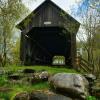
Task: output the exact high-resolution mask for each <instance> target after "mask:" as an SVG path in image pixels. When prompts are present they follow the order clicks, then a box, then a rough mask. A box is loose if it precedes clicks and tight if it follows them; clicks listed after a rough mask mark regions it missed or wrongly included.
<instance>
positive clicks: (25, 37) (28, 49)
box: [17, 0, 80, 66]
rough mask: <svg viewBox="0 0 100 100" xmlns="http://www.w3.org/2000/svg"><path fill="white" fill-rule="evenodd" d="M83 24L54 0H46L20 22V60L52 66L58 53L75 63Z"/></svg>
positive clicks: (28, 63)
mask: <svg viewBox="0 0 100 100" xmlns="http://www.w3.org/2000/svg"><path fill="white" fill-rule="evenodd" d="M79 26H80V23H79V22H77V21H76V20H75V19H74V18H73V17H71V16H70V15H69V14H67V13H66V12H65V11H63V10H62V9H61V8H60V7H58V6H57V5H56V4H55V3H53V2H52V1H51V0H45V1H44V2H43V3H42V4H41V5H40V6H39V7H37V8H36V9H35V10H34V11H33V12H32V13H31V14H30V15H28V16H27V17H26V18H25V19H24V20H23V21H22V22H20V23H19V24H18V25H17V28H19V29H20V30H21V44H20V59H21V61H22V62H23V63H24V65H38V64H40V65H52V60H53V58H54V56H63V57H65V64H66V65H72V66H74V64H75V55H76V33H77V31H78V29H79Z"/></svg>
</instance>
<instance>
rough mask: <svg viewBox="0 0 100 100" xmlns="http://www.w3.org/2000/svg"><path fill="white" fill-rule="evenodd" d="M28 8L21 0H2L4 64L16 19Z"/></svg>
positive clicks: (0, 22) (0, 39)
mask: <svg viewBox="0 0 100 100" xmlns="http://www.w3.org/2000/svg"><path fill="white" fill-rule="evenodd" d="M27 11H28V10H27V9H26V8H25V6H24V5H23V4H22V2H21V0H0V44H1V48H0V51H1V54H0V56H1V58H2V60H1V63H2V66H5V65H6V62H7V51H9V50H7V49H8V47H9V46H10V45H9V44H10V43H11V40H12V36H13V33H14V27H15V23H16V21H17V20H18V19H19V18H20V17H21V15H23V13H25V12H27Z"/></svg>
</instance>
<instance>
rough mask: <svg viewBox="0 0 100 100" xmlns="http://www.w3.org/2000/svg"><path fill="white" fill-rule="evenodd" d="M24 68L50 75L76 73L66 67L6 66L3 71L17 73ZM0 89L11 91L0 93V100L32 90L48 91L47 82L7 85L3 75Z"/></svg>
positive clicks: (0, 79) (5, 77)
mask: <svg viewBox="0 0 100 100" xmlns="http://www.w3.org/2000/svg"><path fill="white" fill-rule="evenodd" d="M25 68H28V69H34V70H36V71H40V70H46V71H48V72H49V73H50V74H55V73H62V72H65V73H77V71H75V70H74V69H68V66H66V67H62V66H55V67H54V66H52V67H49V66H15V65H13V66H8V67H5V68H4V70H5V71H12V72H17V71H18V70H23V69H25ZM0 87H6V88H11V89H12V90H11V91H8V92H6V93H5V92H0V100H1V98H3V99H4V100H13V99H12V98H13V97H14V96H15V95H16V94H18V93H19V92H23V91H26V92H27V91H28V92H29V91H34V90H48V89H49V84H48V82H40V83H38V84H27V83H25V82H24V83H23V84H21V83H17V84H13V83H9V81H8V79H7V76H6V75H3V76H0Z"/></svg>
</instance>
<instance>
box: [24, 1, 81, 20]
mask: <svg viewBox="0 0 100 100" xmlns="http://www.w3.org/2000/svg"><path fill="white" fill-rule="evenodd" d="M43 1H45V0H23V3H24V4H25V6H26V7H28V8H29V9H30V10H31V11H33V10H34V9H35V8H37V7H38V6H39V5H40V4H41V3H42V2H43ZM51 1H53V2H54V3H56V4H57V5H58V6H59V7H61V8H62V9H63V10H65V11H66V12H67V13H69V14H71V8H72V6H75V7H76V9H77V3H78V2H80V1H81V0H51ZM76 19H77V20H79V19H78V18H77V17H76Z"/></svg>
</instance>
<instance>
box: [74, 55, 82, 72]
mask: <svg viewBox="0 0 100 100" xmlns="http://www.w3.org/2000/svg"><path fill="white" fill-rule="evenodd" d="M75 62H76V69H77V70H80V63H81V57H80V56H76V59H75Z"/></svg>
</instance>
